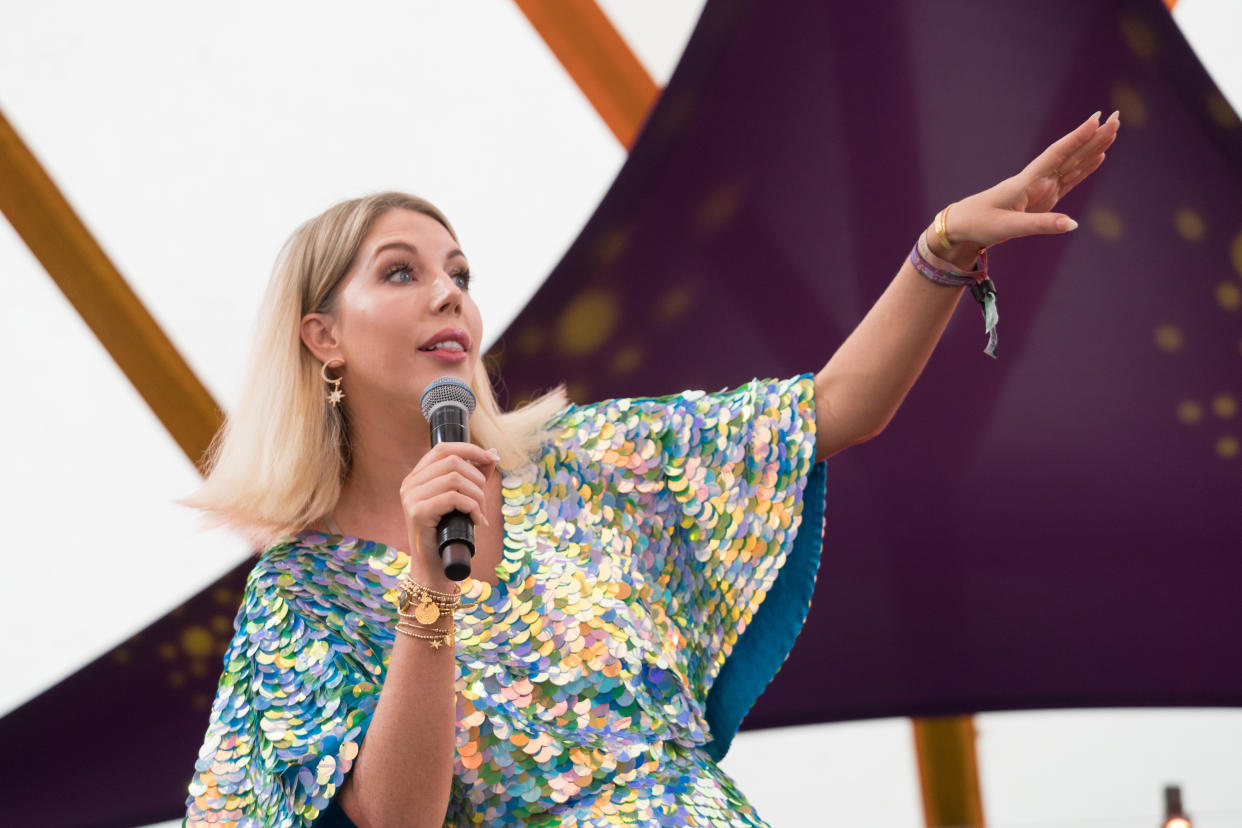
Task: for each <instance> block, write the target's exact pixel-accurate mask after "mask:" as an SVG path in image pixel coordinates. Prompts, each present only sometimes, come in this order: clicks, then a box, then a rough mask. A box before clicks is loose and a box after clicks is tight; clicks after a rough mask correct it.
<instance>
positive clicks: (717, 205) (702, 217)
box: [694, 182, 742, 234]
mask: <svg viewBox="0 0 1242 828" xmlns="http://www.w3.org/2000/svg"><path fill="white" fill-rule="evenodd" d="M741 207H742V185H741V184H740V183H737V182H732V183H728V184H721V185H720V186H718V187H716V188H715V189H714V190H712V191H711V192H710V193H708V194H707V196H706V197H705V198H704V199H703V201H702V202H701V203H700V204H699V206H698V209H697V210H696V211H695V216H694V223H695V225H696V226H697V227H698V230H699V232H700V233H705V234H706V233H714V232H716V231H717V230H721V229H723V228H724V226H725V225H727V224H728V223H729V222H731V221H733V217H734V216H736V215H737V212H738V210H739V209H741Z"/></svg>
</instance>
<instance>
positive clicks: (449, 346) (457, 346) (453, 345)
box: [427, 339, 465, 351]
mask: <svg viewBox="0 0 1242 828" xmlns="http://www.w3.org/2000/svg"><path fill="white" fill-rule="evenodd" d="M427 350H428V351H464V350H465V348H463V347H461V343H460V342H456V341H454V340H452V339H446V340H444V341H443V342H437V343H436V344H435V345H432V346H431V347H430V348H428V349H427Z"/></svg>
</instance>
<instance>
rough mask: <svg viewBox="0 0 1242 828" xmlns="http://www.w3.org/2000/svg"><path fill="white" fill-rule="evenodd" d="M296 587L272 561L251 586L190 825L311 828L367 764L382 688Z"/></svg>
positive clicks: (197, 776)
mask: <svg viewBox="0 0 1242 828" xmlns="http://www.w3.org/2000/svg"><path fill="white" fill-rule="evenodd" d="M289 578H290V576H289V574H288V573H285V572H281V571H279V569H278V568H276V567H274V566H269V565H268V564H267V563H266V559H264V558H261V559H260V561H259V562H258V563H257V564H256V566H255V568H254V569H253V570H252V571H251V573H250V576H249V577H248V578H247V581H246V590H245V594H244V596H243V599H242V605H241V607H240V608H239V610H238V613H237V617H236V620H235V622H234V629H235V634H234V636H233V639H232V641H231V642H230V644H229V647H228V650H227V652H226V653H225V656H224V671H223V673H222V675H221V676H220V683H219V687H218V690H217V693H216V698H215V703H214V704H213V705H212V709H211V717H210V720H209V724H208V726H207V733H206V736H205V738H204V740H203V745H202V748H201V749H200V750H199V755H198V761H197V762H196V763H195V765H194V776H193V778H192V779H191V781H190V785H189V795H188V797H187V798H186V808H187V811H186V819H185V823H184V824H186V825H202V824H212V825H224V824H228V825H237V826H256V828H257V827H258V826H264V828H270V827H271V826H280V827H281V828H285V827H286V826H288V827H292V826H299V828H300V826H306V825H310V824H311V823H312V822H313V821H314V820H315V819H316V818H317V817H318V816H319V815H320V812H321V811H323V810H324V809H326V808H327V806H328V804H329V802H330V801H331V800H332V798H333V796H334V795H335V794H336V791H337V789H338V788H339V787H340V785H341V783H342V782H343V781H344V779H345V775H346V774H347V773H348V772H349V770H350V768H351V767H352V765H353V761H354V758H355V757H356V756H357V755H358V747H359V745H360V744H361V742H362V738H363V736H364V735H365V733H366V728H367V725H368V724H369V723H370V721H371V714H372V713H373V712H374V709H375V704H376V702H377V701H378V695H379V689H380V684H379V680H378V678H377V676H376V675H375V674H374V672H373V668H371V667H368V666H367V662H366V659H359V658H357V657H355V655H354V653H353V651H354V646H353V645H352V644H351V643H350V642H348V641H347V640H345V638H344V637H343V636H341V635H340V634H339V632H336V631H334V630H332V629H331V627H330V625H329V624H327V623H325V622H324V620H323V619H321V618H319V617H318V616H317V615H316V614H315V613H313V612H309V611H307V610H306V608H305V607H303V606H302V605H301V604H302V602H301V601H300V600H299V599H298V597H297V594H296V591H295V590H290V589H289V588H288V587H289V586H290V584H289Z"/></svg>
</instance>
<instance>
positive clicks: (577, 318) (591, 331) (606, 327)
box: [556, 288, 619, 356]
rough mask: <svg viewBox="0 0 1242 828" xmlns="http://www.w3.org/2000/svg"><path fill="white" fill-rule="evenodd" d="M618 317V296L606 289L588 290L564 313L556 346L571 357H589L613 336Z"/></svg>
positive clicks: (559, 323) (560, 321)
mask: <svg viewBox="0 0 1242 828" xmlns="http://www.w3.org/2000/svg"><path fill="white" fill-rule="evenodd" d="M618 316H619V308H618V303H617V298H616V297H615V296H613V295H612V294H611V293H609V292H608V291H606V290H602V289H599V288H588V289H587V290H585V291H583V292H582V293H580V294H579V295H578V296H577V298H575V299H574V300H573V301H572V302H570V303H569V306H568V307H567V308H565V310H564V311H563V312H562V313H561V318H560V320H559V321H558V322H557V326H556V343H557V345H558V346H559V347H560V349H561V350H562V351H564V352H565V353H567V354H569V355H570V356H582V355H584V354H589V353H591V352H592V351H594V350H595V349H596V348H598V347H599V346H600V345H603V344H604V342H606V341H607V340H608V337H610V336H612V332H613V329H615V328H616V326H617V319H618Z"/></svg>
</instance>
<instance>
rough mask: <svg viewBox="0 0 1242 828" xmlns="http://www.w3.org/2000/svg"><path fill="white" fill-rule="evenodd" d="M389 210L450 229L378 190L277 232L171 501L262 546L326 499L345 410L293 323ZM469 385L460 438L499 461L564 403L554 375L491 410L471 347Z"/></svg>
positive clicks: (526, 448)
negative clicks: (233, 388) (201, 458)
mask: <svg viewBox="0 0 1242 828" xmlns="http://www.w3.org/2000/svg"><path fill="white" fill-rule="evenodd" d="M390 210H413V211H415V212H418V213H423V214H425V215H427V216H430V217H431V218H433V219H435V220H436V221H438V222H439V223H440V224H442V225H444V228H445V229H446V230H448V232H449V234H450V235H452V236H453V238H454V240H456V239H457V234H456V233H455V232H454V231H453V228H452V226H451V225H450V224H449V222H448V219H447V218H445V216H444V214H443V213H441V212H440V211H439V210H438V209H437V208H436V207H435V206H434V205H432V204H431V203H430V202H428V201H426V200H424V199H421V198H418V197H417V196H412V195H408V194H406V193H399V192H385V193H376V194H375V195H371V196H366V197H364V198H357V199H351V200H349V201H343V202H341V203H340V204H336V205H334V206H332V207H330V208H329V209H327V210H325V211H324V212H323V213H322V214H320V215H319V216H316V217H315V218H313V219H311V220H310V221H307V222H306V223H305V224H303V225H302V226H301V227H299V228H298V229H297V230H296V231H294V233H293V235H292V236H290V238H289V240H288V241H287V242H285V245H284V247H283V248H282V249H281V251H280V255H279V256H278V257H277V260H276V266H275V268H274V269H273V270H272V276H271V279H270V280H269V282H268V286H267V291H266V293H265V295H264V298H263V303H262V305H261V307H260V309H259V314H258V320H257V323H256V326H255V336H254V343H253V345H252V348H251V354H250V362H249V364H248V366H247V369H246V378H245V381H244V384H243V386H242V391H241V395H240V398H239V400H238V402H237V407H236V410H235V411H234V412H233V413H232V414H231V415H229V416H227V417H226V418H225V420H224V424H223V425H222V426H221V427H220V429H219V431H217V432H216V434H215V436H214V437H213V438H212V441H211V445H210V446H209V447H208V449H207V453H206V456H205V462H204V466H205V468H206V470H207V477H206V480H205V481H204V483H203V485H202V486H201V487H200V488H199V489H198V490H197V491H195V492H194V493H193V494H191V495H189V496H188V497H185V498H181V499H178V500H176V501H174V502H177V503H181V504H183V505H186V506H191V507H194V508H197V509H201V510H203V511H204V512H205V513H206V514H207V516H208V522H209V525H211V526H220V525H228V526H230V527H231V528H233V529H234V530H236V531H238V532H240V533H241V534H243V535H244V536H245V537H246V538H247V540H249V541H250V543H251V544H252V545H254V546H256V547H258V548H265V547H266V546H268V545H269V544H271V543H273V542H275V541H276V540H277V539H279V538H281V537H283V536H285V535H288V534H293V533H295V532H298V531H300V530H302V529H304V528H306V527H307V526H309V525H310V524H311V523H313V522H314V521H315V520H317V519H319V518H321V517H322V516H324V515H326V514H328V513H329V512H331V511H332V509H333V508H335V506H336V502H337V499H338V498H339V497H340V493H341V484H342V483H343V482H344V481H345V479H346V476H347V475H348V474H349V471H350V464H351V452H350V444H349V419H348V413H347V409H346V408H345V406H344V405H342V406H331V405H329V404H328V403H327V402H326V400H325V389H326V387H325V385H324V381H323V378H322V377H321V375H320V370H321V367H322V366H321V365H320V363H319V360H318V359H316V358H315V356H314V355H313V354H312V353H311V352H310V350H309V349H308V348H307V347H306V346H305V344H304V343H303V342H302V338H301V334H300V330H301V322H302V317H303V316H304V315H306V314H307V313H311V312H318V313H331V312H332V310H333V306H334V302H335V298H336V295H337V291H335V288H336V286H337V285H338V284H339V283H340V282H341V280H342V279H343V278H344V276H345V274H346V273H347V272H348V270H349V268H350V265H351V263H352V262H353V260H354V257H355V256H356V255H357V253H358V248H359V247H360V246H361V245H362V241H363V239H364V238H365V237H366V235H367V233H368V232H369V231H370V229H371V227H372V225H373V224H374V223H375V221H376V219H378V218H379V217H380V216H382V215H383V214H385V213H387V212H388V211H390ZM470 386H471V388H472V389H473V390H474V393H475V397H476V398H477V407H476V408H475V412H474V416H473V417H472V418H471V428H470V438H471V442H474V443H477V444H479V445H481V446H483V447H485V448H491V447H494V448H496V450H497V451H499V453H500V465H501V467H502V468H516V467H518V466H520V465H523V464H524V463H527V462H529V461H530V460H531V454H532V452H533V451H534V450H535V448H536V447H537V445H538V444H539V440H540V437H541V434H540V432H541V431H542V426H543V425H544V424H545V423H546V422H547V421H548V419H549V418H551V417H552V416H553V415H555V414H556V413H557V412H559V411H560V410H562V409H563V408H564V407H565V406H566V405H567V404H568V400H567V398H566V396H565V390H564V386H563V385H561V386H558V387H556V388H555V389H553V390H552V391H550V392H548V393H547V394H544V395H543V396H542V397H539V398H537V399H535V400H533V401H531V402H530V403H528V404H526V405H524V406H522V407H521V408H518V409H516V410H514V411H508V412H505V411H501V409H500V406H499V405H498V404H497V402H496V397H495V394H494V393H493V390H492V384H491V379H490V377H489V376H488V373H487V368H486V367H485V366H484V363H483V358H482V356H481V355H477V356H476V357H475V360H474V365H473V367H472V371H471V380H470Z"/></svg>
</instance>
